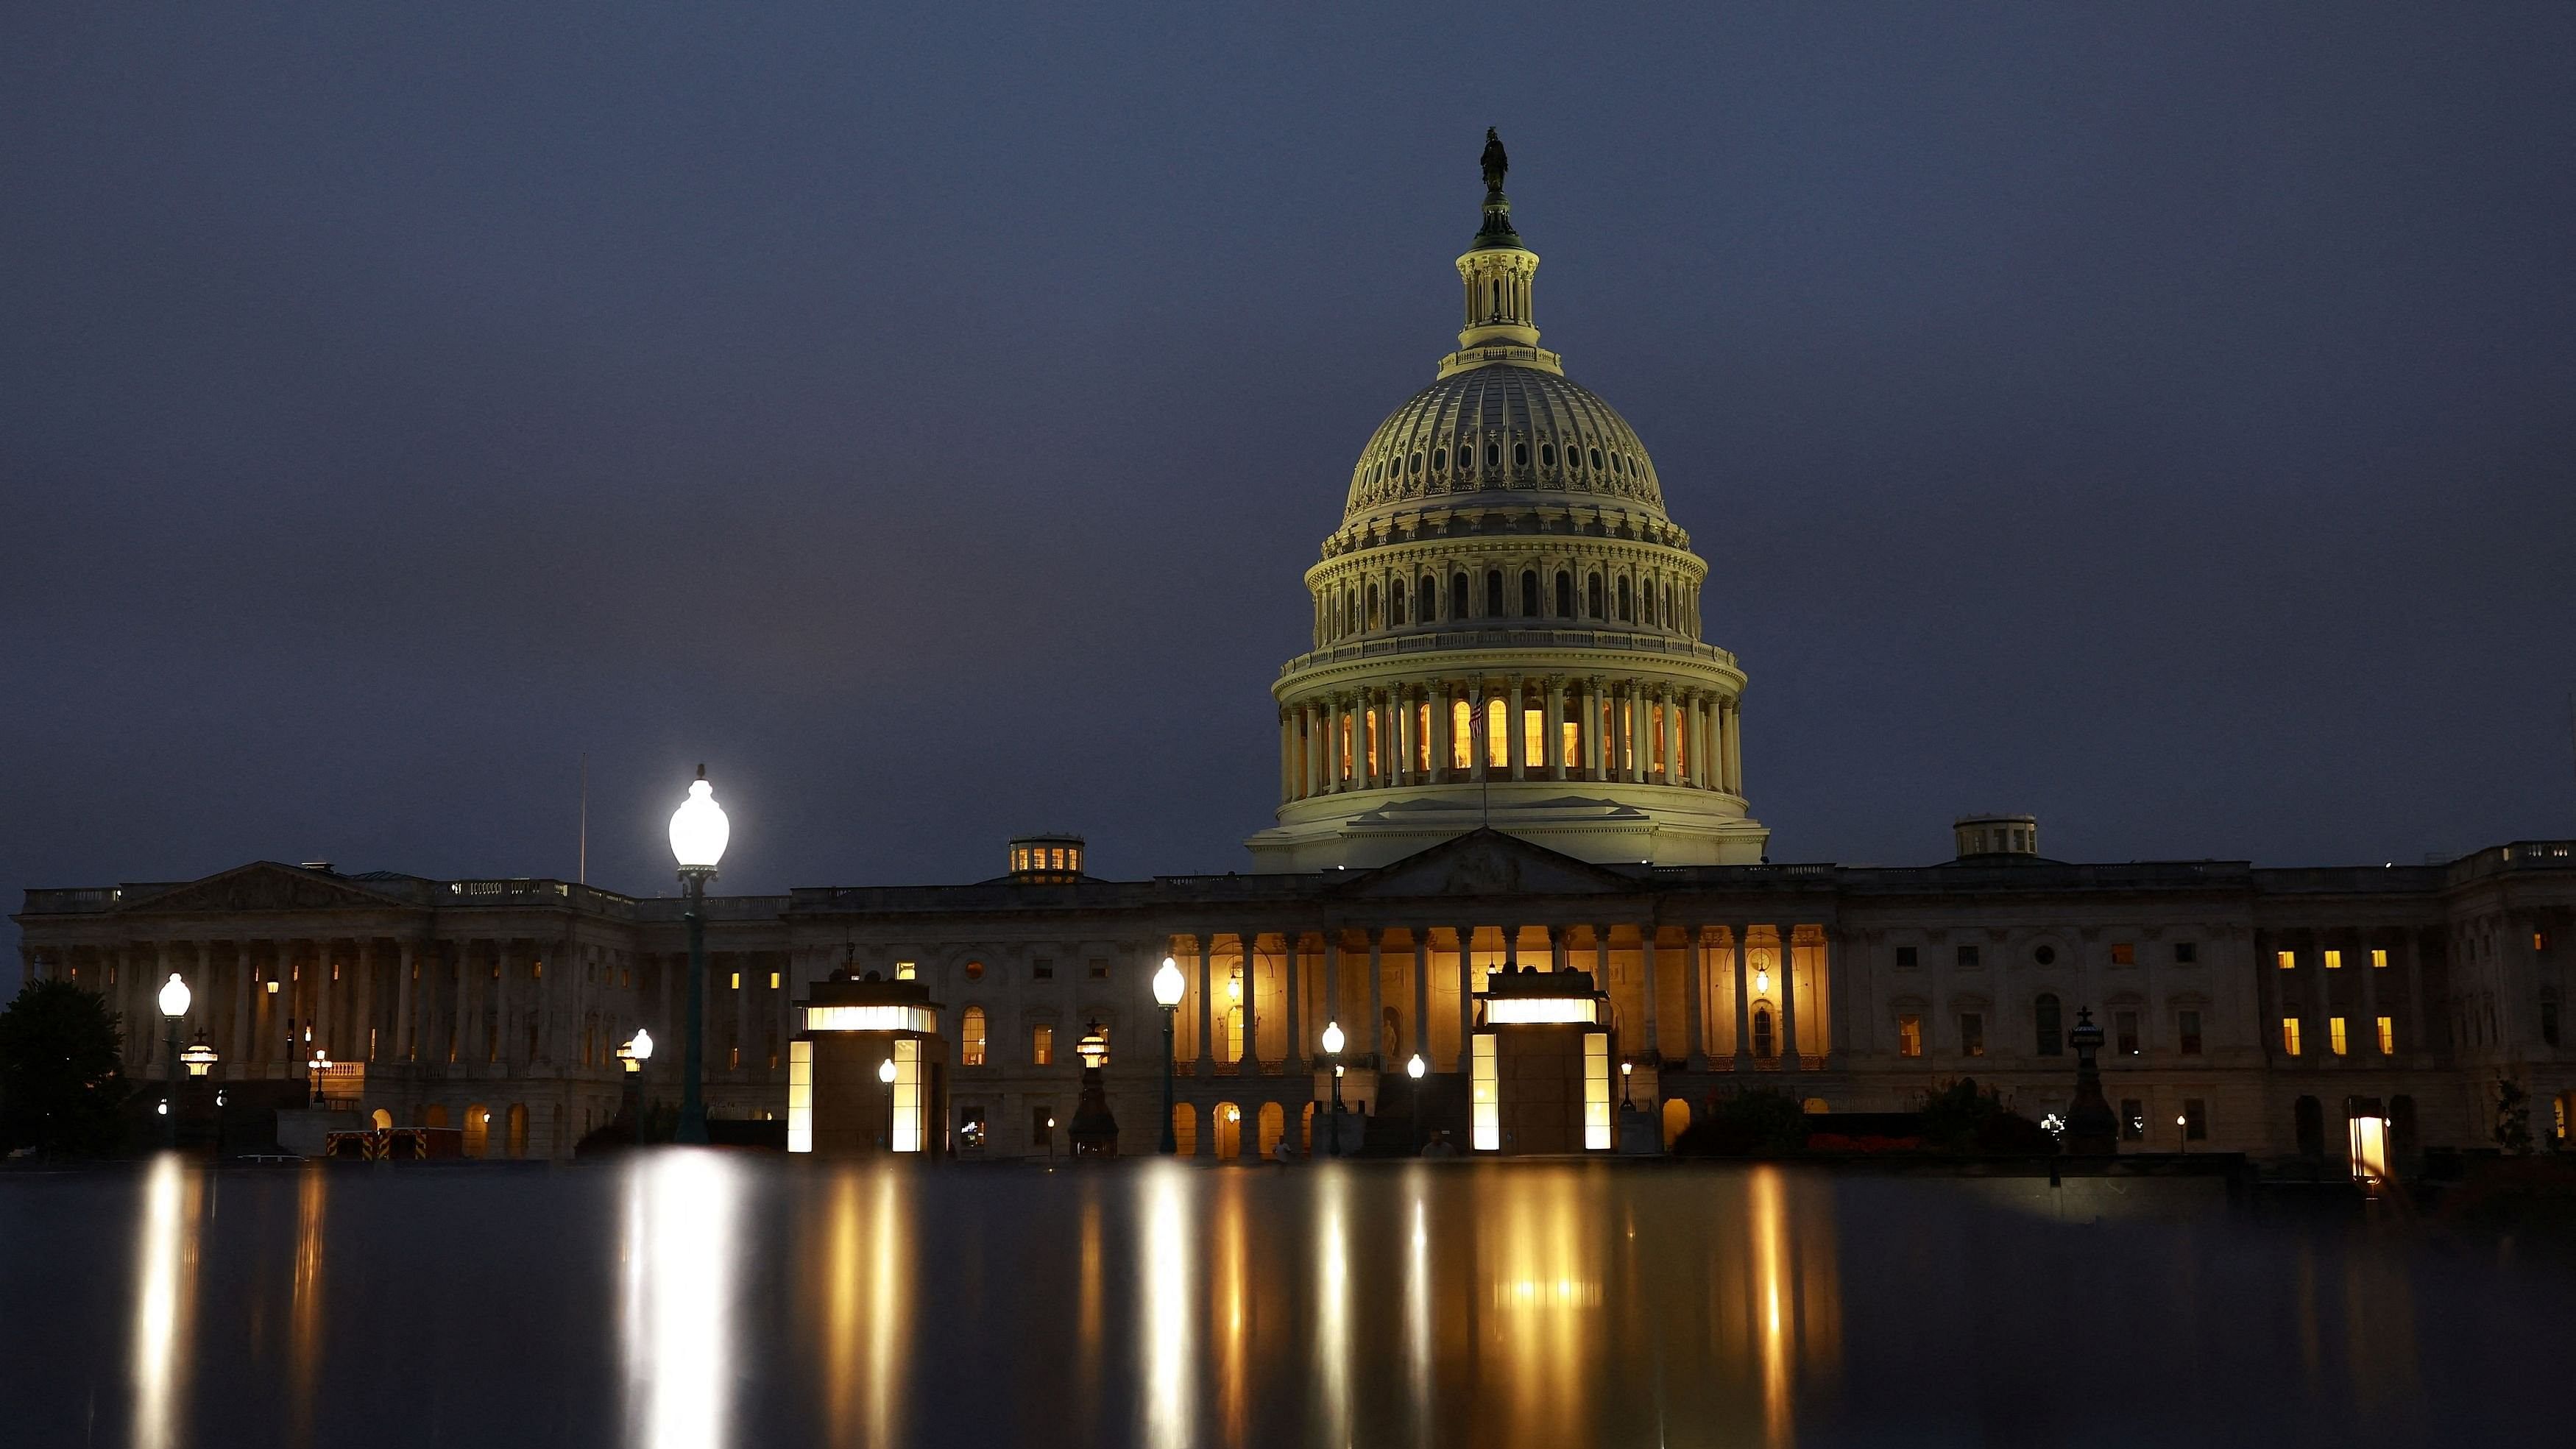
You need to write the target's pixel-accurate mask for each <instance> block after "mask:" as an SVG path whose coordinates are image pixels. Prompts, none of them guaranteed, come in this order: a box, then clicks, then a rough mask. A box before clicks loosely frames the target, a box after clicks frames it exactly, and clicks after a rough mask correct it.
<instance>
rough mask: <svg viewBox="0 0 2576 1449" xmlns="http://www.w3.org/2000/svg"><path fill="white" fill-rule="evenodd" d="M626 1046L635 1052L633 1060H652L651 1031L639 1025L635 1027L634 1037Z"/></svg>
mask: <svg viewBox="0 0 2576 1449" xmlns="http://www.w3.org/2000/svg"><path fill="white" fill-rule="evenodd" d="M626 1046H627V1049H628V1050H630V1051H632V1052H634V1053H635V1060H637V1061H639V1062H649V1061H651V1060H653V1033H651V1032H649V1031H646V1030H645V1029H644V1028H642V1027H640V1026H639V1027H637V1028H635V1038H634V1040H632V1041H630V1042H628V1043H627V1044H626Z"/></svg>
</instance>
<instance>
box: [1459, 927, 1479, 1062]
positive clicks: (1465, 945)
mask: <svg viewBox="0 0 2576 1449" xmlns="http://www.w3.org/2000/svg"><path fill="white" fill-rule="evenodd" d="M1457 930H1458V1064H1457V1066H1456V1068H1455V1070H1457V1071H1461V1072H1464V1071H1467V1070H1469V1069H1470V1068H1471V1067H1472V1066H1473V1065H1474V1063H1473V1061H1472V1060H1471V1058H1472V1057H1473V1055H1474V1048H1475V1035H1476V1000H1475V997H1474V995H1473V992H1474V989H1475V987H1474V981H1475V971H1476V928H1475V927H1473V926H1460V927H1458V928H1457Z"/></svg>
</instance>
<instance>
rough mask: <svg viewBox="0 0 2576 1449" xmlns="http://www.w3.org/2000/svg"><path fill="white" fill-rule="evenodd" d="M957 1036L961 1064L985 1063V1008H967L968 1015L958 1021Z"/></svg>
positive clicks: (979, 1064)
mask: <svg viewBox="0 0 2576 1449" xmlns="http://www.w3.org/2000/svg"><path fill="white" fill-rule="evenodd" d="M957 1036H958V1061H959V1064H960V1065H963V1066H969V1067H980V1066H982V1065H984V1008H982V1007H980V1006H970V1007H968V1008H966V1015H965V1016H964V1018H963V1019H961V1020H960V1022H959V1023H958V1027H957Z"/></svg>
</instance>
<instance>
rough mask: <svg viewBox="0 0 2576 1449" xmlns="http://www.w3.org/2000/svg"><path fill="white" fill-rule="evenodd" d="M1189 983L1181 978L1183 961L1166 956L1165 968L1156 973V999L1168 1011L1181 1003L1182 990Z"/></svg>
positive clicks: (1164, 960) (1164, 959)
mask: <svg viewBox="0 0 2576 1449" xmlns="http://www.w3.org/2000/svg"><path fill="white" fill-rule="evenodd" d="M1186 985H1187V983H1185V982H1183V981H1182V980H1181V963H1180V962H1178V961H1175V960H1173V959H1172V958H1171V957H1169V956H1166V957H1164V958H1163V969H1162V970H1160V971H1157V972H1155V973H1154V1000H1155V1002H1156V1003H1157V1004H1159V1005H1160V1006H1162V1008H1163V1009H1164V1010H1166V1011H1169V1010H1171V1009H1172V1008H1173V1007H1175V1006H1178V1005H1180V1004H1181V992H1182V991H1183V990H1184V989H1185V987H1186Z"/></svg>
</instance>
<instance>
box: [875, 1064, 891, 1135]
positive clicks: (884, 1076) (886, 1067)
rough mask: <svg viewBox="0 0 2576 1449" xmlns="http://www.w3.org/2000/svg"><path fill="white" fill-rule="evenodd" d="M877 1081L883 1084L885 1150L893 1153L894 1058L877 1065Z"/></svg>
mask: <svg viewBox="0 0 2576 1449" xmlns="http://www.w3.org/2000/svg"><path fill="white" fill-rule="evenodd" d="M877 1080H878V1081H880V1082H883V1083H885V1107H886V1130H885V1150H886V1151H888V1152H892V1151H894V1058H892V1057H888V1058H886V1059H885V1060H884V1061H881V1062H879V1063H877Z"/></svg>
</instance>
